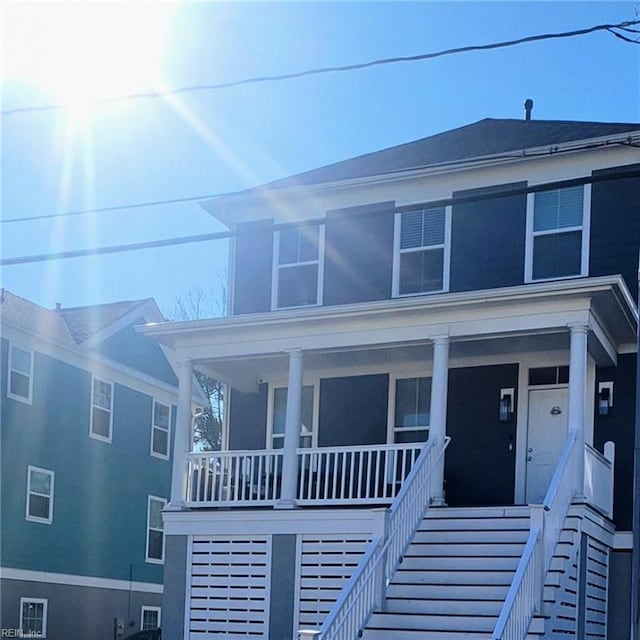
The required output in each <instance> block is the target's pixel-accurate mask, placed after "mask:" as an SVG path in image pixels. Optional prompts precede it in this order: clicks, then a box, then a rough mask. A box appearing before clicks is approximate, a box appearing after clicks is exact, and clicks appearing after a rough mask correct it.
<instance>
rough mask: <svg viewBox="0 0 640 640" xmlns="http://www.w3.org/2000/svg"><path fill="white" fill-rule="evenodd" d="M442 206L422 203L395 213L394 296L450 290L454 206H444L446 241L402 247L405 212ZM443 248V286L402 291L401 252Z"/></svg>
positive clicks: (409, 295)
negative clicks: (431, 289) (409, 291)
mask: <svg viewBox="0 0 640 640" xmlns="http://www.w3.org/2000/svg"><path fill="white" fill-rule="evenodd" d="M439 208H441V207H437V206H429V205H428V204H426V205H420V206H416V207H415V208H414V209H406V210H404V211H398V212H397V213H396V214H395V219H394V225H393V275H392V284H391V287H392V288H391V292H392V293H391V295H392V296H393V297H394V298H410V297H413V296H428V295H433V294H438V293H445V292H447V291H449V279H450V274H451V213H452V210H453V207H452V206H451V205H447V206H445V207H444V242H443V243H441V244H434V245H428V246H420V247H413V248H411V249H401V248H400V239H401V232H402V216H403V214H405V213H413V212H415V211H426V210H429V209H439ZM436 249H442V250H443V251H442V261H443V265H442V288H441V289H438V290H434V291H417V292H415V293H400V254H401V253H413V252H417V251H432V250H436Z"/></svg>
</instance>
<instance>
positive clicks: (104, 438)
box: [89, 375, 115, 444]
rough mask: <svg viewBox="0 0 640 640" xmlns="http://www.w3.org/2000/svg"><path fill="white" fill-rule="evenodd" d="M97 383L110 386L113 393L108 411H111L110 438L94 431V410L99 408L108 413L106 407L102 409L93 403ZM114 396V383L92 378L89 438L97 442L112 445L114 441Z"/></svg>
mask: <svg viewBox="0 0 640 640" xmlns="http://www.w3.org/2000/svg"><path fill="white" fill-rule="evenodd" d="M96 382H101V383H102V384H106V385H109V387H110V388H111V393H110V396H109V400H110V407H109V409H108V411H109V435H108V436H103V435H101V434H99V433H95V432H94V431H93V410H94V409H95V408H97V409H99V410H100V411H107V409H106V408H105V407H101V406H99V405H96V404H95V403H94V401H93V397H94V393H95V385H96ZM114 395H115V384H114V383H113V382H110V381H109V380H105V379H104V378H99V377H98V376H96V375H92V376H91V402H90V407H91V413H90V414H89V436H90V437H91V438H94V439H96V440H100V441H102V442H108V443H109V444H111V442H112V441H113V405H114Z"/></svg>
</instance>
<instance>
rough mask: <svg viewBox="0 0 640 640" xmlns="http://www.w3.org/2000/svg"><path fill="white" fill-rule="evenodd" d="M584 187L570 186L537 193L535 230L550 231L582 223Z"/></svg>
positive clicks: (534, 219)
mask: <svg viewBox="0 0 640 640" xmlns="http://www.w3.org/2000/svg"><path fill="white" fill-rule="evenodd" d="M583 201H584V187H583V186H582V185H580V186H577V187H568V188H566V189H555V190H554V191H544V192H541V193H536V195H535V200H534V215H533V230H534V231H550V230H551V229H563V228H566V227H579V226H581V225H582V210H583Z"/></svg>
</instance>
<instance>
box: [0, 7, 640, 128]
mask: <svg viewBox="0 0 640 640" xmlns="http://www.w3.org/2000/svg"><path fill="white" fill-rule="evenodd" d="M637 24H640V19H637V20H627V21H625V22H619V23H618V24H600V25H596V26H593V27H588V28H585V29H576V30H574V31H561V32H558V33H543V34H539V35H535V36H527V37H524V38H517V39H515V40H504V41H501V42H492V43H489V44H480V45H469V46H465V47H455V48H452V49H444V50H442V51H435V52H431V53H421V54H417V55H413V56H396V57H393V58H380V59H377V60H369V61H368V62H360V63H356V64H348V65H341V66H330V67H319V68H315V69H307V70H305V71H296V72H293V73H282V74H274V75H267V76H256V77H253V78H245V79H243V80H234V81H230V82H218V83H213V84H198V85H187V86H184V87H176V88H175V89H168V90H166V91H146V92H139V93H129V94H126V95H123V96H116V97H112V98H104V99H102V100H95V101H92V104H109V103H113V102H120V101H123V100H137V99H140V98H160V97H162V96H166V95H176V94H180V93H192V92H196V91H214V90H219V89H229V88H231V87H238V86H241V85H247V84H257V83H261V82H275V81H280V80H293V79H295V78H302V77H305V76H313V75H320V74H325V73H338V72H345V71H356V70H359V69H367V68H369V67H375V66H380V65H386V64H396V63H399V62H416V61H419V60H432V59H434V58H440V57H443V56H448V55H453V54H456V53H469V52H471V51H488V50H491V49H501V48H504V47H512V46H515V45H518V44H525V43H528V42H540V41H542V40H552V39H558V38H571V37H574V36H582V35H587V34H589V33H595V32H597V31H608V32H609V33H612V34H613V35H615V36H616V37H618V38H622V39H623V40H625V41H627V42H634V43H635V41H634V40H629V39H627V38H625V37H623V36H621V34H619V33H616V32H615V31H613V29H628V28H630V27H632V26H634V25H637ZM636 44H637V43H636ZM71 104H73V103H69V102H64V103H57V104H48V105H40V106H34V107H17V108H15V109H4V110H3V111H2V112H0V113H2V115H3V116H8V115H14V114H17V113H30V112H35V111H55V110H59V109H64V108H66V107H68V106H70V105H71Z"/></svg>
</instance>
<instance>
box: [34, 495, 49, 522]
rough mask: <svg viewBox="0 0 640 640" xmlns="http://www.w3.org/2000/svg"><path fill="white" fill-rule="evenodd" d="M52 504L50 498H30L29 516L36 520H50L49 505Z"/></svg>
mask: <svg viewBox="0 0 640 640" xmlns="http://www.w3.org/2000/svg"><path fill="white" fill-rule="evenodd" d="M50 503H51V501H50V499H49V498H46V497H44V496H34V495H33V494H31V495H30V496H29V515H30V516H33V517H34V518H44V519H47V520H48V519H49V504H50Z"/></svg>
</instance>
